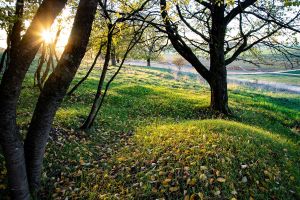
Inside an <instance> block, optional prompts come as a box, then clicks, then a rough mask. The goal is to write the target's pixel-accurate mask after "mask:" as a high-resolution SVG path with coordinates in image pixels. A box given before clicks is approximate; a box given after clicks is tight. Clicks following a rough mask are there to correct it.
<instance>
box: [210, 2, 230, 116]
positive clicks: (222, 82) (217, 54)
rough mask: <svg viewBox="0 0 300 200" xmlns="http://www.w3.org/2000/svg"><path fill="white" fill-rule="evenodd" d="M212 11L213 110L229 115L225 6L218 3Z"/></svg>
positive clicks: (211, 66) (211, 68)
mask: <svg viewBox="0 0 300 200" xmlns="http://www.w3.org/2000/svg"><path fill="white" fill-rule="evenodd" d="M212 9H213V11H212V31H211V38H210V40H211V42H210V46H209V47H210V72H211V73H212V77H213V78H211V80H210V81H209V84H210V87H211V102H210V107H211V109H212V110H214V111H217V112H220V113H224V114H229V108H228V92H227V72H226V66H225V54H224V40H225V31H226V23H225V18H224V12H225V6H224V4H220V5H219V4H218V3H216V4H215V5H214V6H213V8H212Z"/></svg>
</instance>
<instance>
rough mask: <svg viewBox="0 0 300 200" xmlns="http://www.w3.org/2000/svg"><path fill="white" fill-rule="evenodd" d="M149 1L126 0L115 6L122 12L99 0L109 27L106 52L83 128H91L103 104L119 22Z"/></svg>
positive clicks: (141, 8) (127, 18) (135, 12)
mask: <svg viewBox="0 0 300 200" xmlns="http://www.w3.org/2000/svg"><path fill="white" fill-rule="evenodd" d="M148 2H149V0H145V1H143V2H141V3H137V2H131V5H127V3H126V2H123V3H124V4H120V5H119V8H115V9H122V10H125V12H121V11H122V10H118V11H115V10H110V7H112V6H109V3H113V2H107V1H106V0H105V1H99V4H100V7H101V9H102V10H101V11H102V16H103V18H104V19H105V20H104V21H105V22H106V28H107V35H106V37H107V40H106V52H105V58H104V63H103V68H102V71H101V75H100V79H99V83H98V88H97V92H96V94H95V98H94V101H93V105H92V108H91V111H90V113H89V115H88V117H87V119H86V120H85V122H84V123H83V125H82V126H81V128H82V129H89V128H91V126H92V124H93V123H94V121H95V119H96V116H97V113H98V110H99V109H100V106H101V97H102V90H103V88H104V83H105V82H104V81H105V77H106V74H107V71H108V67H109V61H110V58H111V52H112V49H111V48H112V42H113V36H114V32H115V29H116V28H117V26H118V25H119V24H122V23H125V21H127V20H130V19H131V17H132V16H135V15H136V14H137V13H138V12H140V11H142V10H143V9H144V7H145V5H146V4H147V3H148Z"/></svg>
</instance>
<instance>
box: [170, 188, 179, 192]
mask: <svg viewBox="0 0 300 200" xmlns="http://www.w3.org/2000/svg"><path fill="white" fill-rule="evenodd" d="M169 190H170V192H176V191H178V190H179V187H170V189H169Z"/></svg>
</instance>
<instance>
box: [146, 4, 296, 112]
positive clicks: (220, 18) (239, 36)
mask: <svg viewBox="0 0 300 200" xmlns="http://www.w3.org/2000/svg"><path fill="white" fill-rule="evenodd" d="M283 4H284V3H283V2H281V1H275V3H274V2H273V1H272V2H270V1H266V0H265V1H257V0H244V1H224V0H217V1H200V0H191V1H167V0H160V10H161V12H160V14H161V16H162V19H163V20H162V24H158V23H151V24H152V25H154V26H155V27H156V28H157V29H159V30H160V31H162V32H165V33H166V34H167V35H168V38H169V40H170V41H171V43H172V45H173V47H174V48H175V49H176V51H177V52H178V53H179V54H180V55H181V56H182V57H184V58H185V59H186V60H187V61H188V62H189V63H190V64H191V65H192V66H193V67H194V68H195V69H196V70H197V72H198V73H199V74H200V75H201V76H202V77H203V78H204V79H205V80H206V81H207V82H208V83H209V85H210V88H211V108H212V109H213V110H215V111H218V112H221V113H225V114H228V113H230V110H229V107H228V92H227V70H226V66H227V65H228V64H230V63H231V62H233V61H234V60H236V59H238V58H239V56H241V55H242V53H244V52H246V51H248V50H251V49H253V48H254V47H255V46H257V45H259V44H267V43H269V42H270V41H271V39H272V37H276V36H278V35H279V37H280V34H279V33H280V31H281V30H288V31H292V32H299V30H298V29H297V21H298V20H299V15H300V14H299V13H300V11H299V10H297V9H290V8H287V7H285V6H284V5H283ZM153 13H154V14H153V15H156V13H155V12H153ZM141 18H142V20H143V16H141ZM283 45H284V44H283V43H279V42H278V40H277V44H276V45H274V43H272V44H271V43H269V47H271V48H273V49H276V48H277V49H278V51H280V50H279V46H281V48H282V47H283ZM285 49H287V48H285ZM198 52H201V53H202V54H208V55H209V57H210V66H209V67H206V66H204V64H203V63H201V61H200V60H199V59H198V56H197V53H198Z"/></svg>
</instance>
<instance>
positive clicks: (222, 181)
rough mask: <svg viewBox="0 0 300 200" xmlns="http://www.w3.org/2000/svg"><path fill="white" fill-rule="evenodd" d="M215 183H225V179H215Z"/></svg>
mask: <svg viewBox="0 0 300 200" xmlns="http://www.w3.org/2000/svg"><path fill="white" fill-rule="evenodd" d="M217 181H218V182H220V183H224V182H225V181H226V179H225V178H222V177H219V178H217Z"/></svg>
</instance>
